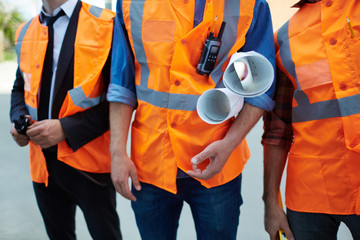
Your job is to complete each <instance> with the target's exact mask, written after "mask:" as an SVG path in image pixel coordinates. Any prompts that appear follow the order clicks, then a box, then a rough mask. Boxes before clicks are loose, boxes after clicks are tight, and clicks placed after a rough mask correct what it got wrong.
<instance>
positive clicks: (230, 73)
mask: <svg viewBox="0 0 360 240" xmlns="http://www.w3.org/2000/svg"><path fill="white" fill-rule="evenodd" d="M273 81H274V69H273V66H272V64H271V63H270V61H269V60H267V59H266V58H265V57H264V56H263V55H261V54H259V53H257V52H254V51H251V52H239V53H234V54H233V55H232V56H231V58H230V61H229V64H228V66H227V68H226V69H225V72H224V75H223V82H224V85H225V87H226V88H228V89H230V90H231V91H233V92H234V93H237V94H239V95H241V96H243V97H256V96H259V95H261V94H263V93H265V92H266V91H267V90H268V89H269V88H270V87H271V84H272V83H273Z"/></svg>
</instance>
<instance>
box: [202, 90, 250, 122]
mask: <svg viewBox="0 0 360 240" xmlns="http://www.w3.org/2000/svg"><path fill="white" fill-rule="evenodd" d="M243 105H244V98H243V97H242V96H240V95H238V94H236V93H234V92H232V91H230V90H229V89H226V88H214V89H210V90H207V91H206V92H204V93H203V94H201V96H200V97H199V99H198V101H197V105H196V109H197V113H198V115H199V116H200V118H201V119H202V120H203V121H204V122H207V123H209V124H219V123H222V122H224V121H226V120H227V119H229V118H231V117H233V116H235V115H237V114H238V113H239V112H240V110H241V109H242V107H243Z"/></svg>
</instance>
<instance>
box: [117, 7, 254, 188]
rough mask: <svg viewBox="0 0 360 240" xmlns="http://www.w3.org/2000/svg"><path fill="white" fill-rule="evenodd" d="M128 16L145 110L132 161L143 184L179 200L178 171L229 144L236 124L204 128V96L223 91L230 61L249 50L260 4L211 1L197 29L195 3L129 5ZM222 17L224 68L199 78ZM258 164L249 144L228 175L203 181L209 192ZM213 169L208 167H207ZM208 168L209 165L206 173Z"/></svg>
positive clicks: (138, 120) (136, 125) (136, 126)
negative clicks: (200, 109) (215, 146)
mask: <svg viewBox="0 0 360 240" xmlns="http://www.w3.org/2000/svg"><path fill="white" fill-rule="evenodd" d="M122 2H123V3H122V9H123V17H124V22H125V26H126V29H127V31H128V35H129V40H130V44H131V47H132V49H133V52H134V53H135V54H134V55H135V83H136V94H137V98H138V107H137V110H136V115H135V120H134V122H133V124H132V135H131V140H132V144H131V158H132V160H133V161H134V163H135V165H136V168H137V171H138V176H139V179H140V180H141V181H143V182H146V183H150V184H153V185H155V186H158V187H160V188H162V189H165V190H167V191H169V192H172V193H176V191H177V190H176V175H177V169H178V168H180V169H182V170H183V171H185V172H186V171H188V170H190V169H192V165H191V162H190V160H191V158H192V157H194V156H195V155H196V154H198V153H200V152H201V151H202V150H204V148H205V147H206V146H208V145H209V144H210V143H212V142H214V141H216V140H219V139H222V138H223V137H224V136H225V134H226V132H227V130H228V129H229V127H230V125H231V123H232V121H233V120H229V121H226V122H224V123H222V124H218V125H209V124H207V123H205V122H203V121H202V120H201V119H200V118H199V116H198V115H197V112H196V102H197V99H198V98H199V96H200V95H201V94H202V93H203V92H205V91H206V90H208V89H211V88H214V87H218V86H220V85H221V84H222V83H221V82H220V80H221V76H222V74H223V71H224V70H225V68H226V66H227V63H228V61H229V58H230V56H231V55H232V54H233V53H235V52H236V51H237V50H239V49H240V48H241V47H242V46H243V45H244V43H245V35H246V33H247V31H248V29H249V27H250V24H251V22H252V15H253V11H254V6H255V0H246V1H244V0H242V1H239V0H238V1H232V2H231V4H230V3H228V4H226V1H224V0H223V1H212V0H207V1H206V5H205V11H204V17H203V21H202V22H201V23H200V24H199V25H198V26H196V27H195V28H193V19H194V4H195V3H194V1H165V0H159V1H145V0H140V1H138V0H137V1H131V0H123V1H122ZM216 16H217V21H216V23H215V27H214V32H215V33H218V32H219V29H220V26H221V23H222V21H225V22H226V27H225V31H224V35H223V37H222V46H221V48H220V52H219V56H218V62H217V64H216V67H215V69H214V70H213V71H212V73H211V74H210V76H202V75H199V74H197V73H196V67H197V64H198V62H199V60H200V55H201V50H202V47H203V44H204V42H205V39H206V37H207V35H208V34H209V32H210V29H211V27H212V25H213V22H214V19H215V17H216ZM249 157H250V153H249V149H248V146H247V143H246V141H245V140H244V141H242V142H241V144H240V145H239V146H238V147H237V148H236V149H235V150H234V151H233V153H232V154H231V156H230V158H229V159H228V161H227V163H226V164H225V166H224V168H223V170H222V171H221V173H219V174H217V175H216V176H214V177H213V178H212V179H210V180H206V181H204V180H200V182H201V184H202V185H204V186H205V187H208V188H209V187H214V186H218V185H222V184H224V183H226V182H228V181H230V180H232V179H234V178H235V177H236V176H238V175H239V174H240V173H241V172H242V170H243V168H244V165H245V163H246V162H247V160H248V158H249ZM207 164H208V163H206V165H207ZM204 166H205V164H202V167H204Z"/></svg>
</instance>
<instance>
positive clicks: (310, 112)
mask: <svg viewBox="0 0 360 240" xmlns="http://www.w3.org/2000/svg"><path fill="white" fill-rule="evenodd" d="M359 12H360V4H359V2H358V0H342V1H321V2H318V3H315V4H305V5H304V6H303V7H301V9H300V10H299V11H298V12H297V13H296V14H295V15H294V16H293V17H292V18H291V19H290V20H289V21H288V22H287V23H286V24H285V25H284V26H283V27H281V28H280V29H279V30H278V32H277V33H276V41H275V42H276V59H277V65H278V67H279V68H280V69H281V70H282V71H283V72H284V73H286V74H287V76H288V77H289V79H291V81H292V83H293V85H294V87H295V92H294V97H293V104H292V106H293V108H292V127H293V130H294V142H293V144H292V147H291V149H290V153H289V161H288V167H287V183H286V205H287V207H288V208H289V209H292V210H295V211H302V212H315V213H328V214H360V194H359V192H360V174H359V173H360V15H359V14H358V13H359ZM346 16H347V17H348V18H349V19H350V21H351V24H352V28H353V31H354V34H355V37H352V34H351V31H350V28H349V26H348V24H347V21H346Z"/></svg>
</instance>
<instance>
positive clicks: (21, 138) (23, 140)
mask: <svg viewBox="0 0 360 240" xmlns="http://www.w3.org/2000/svg"><path fill="white" fill-rule="evenodd" d="M10 134H11V136H12V137H13V139H14V141H15V142H16V144H17V145H19V146H20V147H24V146H26V145H27V144H28V143H29V140H30V139H29V137H28V136H26V135H23V134H20V133H18V132H17V131H16V129H15V127H14V124H12V125H11V128H10Z"/></svg>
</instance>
